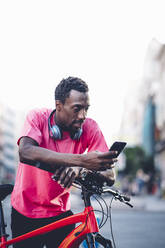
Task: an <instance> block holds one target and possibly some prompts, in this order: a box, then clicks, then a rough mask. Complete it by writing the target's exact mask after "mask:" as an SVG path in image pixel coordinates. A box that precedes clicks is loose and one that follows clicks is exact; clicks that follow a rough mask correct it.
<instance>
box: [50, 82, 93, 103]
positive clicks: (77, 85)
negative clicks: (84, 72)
mask: <svg viewBox="0 0 165 248" xmlns="http://www.w3.org/2000/svg"><path fill="white" fill-rule="evenodd" d="M71 90H77V91H80V92H84V93H86V92H88V90H89V89H88V85H87V84H86V83H85V82H84V81H83V80H82V79H80V78H77V77H68V78H66V79H62V80H61V82H60V83H59V84H58V85H57V87H56V89H55V100H60V101H61V102H62V103H63V104H64V103H65V100H66V98H67V97H69V94H70V91H71Z"/></svg>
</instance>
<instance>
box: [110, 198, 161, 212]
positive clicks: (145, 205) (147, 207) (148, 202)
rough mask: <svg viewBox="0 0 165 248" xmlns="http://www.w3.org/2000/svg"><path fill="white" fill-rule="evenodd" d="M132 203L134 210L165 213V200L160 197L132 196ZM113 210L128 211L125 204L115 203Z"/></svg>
mask: <svg viewBox="0 0 165 248" xmlns="http://www.w3.org/2000/svg"><path fill="white" fill-rule="evenodd" d="M130 203H131V204H132V205H133V209H134V210H144V211H160V212H162V211H164V212H165V199H160V198H159V197H158V196H154V195H146V196H131V201H130ZM112 208H113V209H128V207H127V206H126V205H125V204H120V203H119V202H116V201H113V205H112Z"/></svg>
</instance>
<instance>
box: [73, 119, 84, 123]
mask: <svg viewBox="0 0 165 248" xmlns="http://www.w3.org/2000/svg"><path fill="white" fill-rule="evenodd" d="M83 122H84V121H83V120H82V121H74V122H73V124H83Z"/></svg>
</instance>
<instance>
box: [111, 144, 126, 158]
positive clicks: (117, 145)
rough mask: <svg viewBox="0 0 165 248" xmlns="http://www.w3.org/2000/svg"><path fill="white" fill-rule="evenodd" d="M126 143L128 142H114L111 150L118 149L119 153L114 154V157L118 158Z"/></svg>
mask: <svg viewBox="0 0 165 248" xmlns="http://www.w3.org/2000/svg"><path fill="white" fill-rule="evenodd" d="M126 144H127V143H126V142H121V141H116V142H115V143H113V145H112V146H111V147H110V149H109V151H118V153H117V154H114V155H112V158H117V157H118V156H119V154H120V153H121V152H122V151H123V149H124V147H125V146H126Z"/></svg>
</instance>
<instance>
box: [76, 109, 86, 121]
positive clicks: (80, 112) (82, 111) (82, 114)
mask: <svg viewBox="0 0 165 248" xmlns="http://www.w3.org/2000/svg"><path fill="white" fill-rule="evenodd" d="M86 114H87V113H86V110H85V109H81V110H80V111H79V113H78V118H79V119H80V120H85V118H86Z"/></svg>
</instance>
